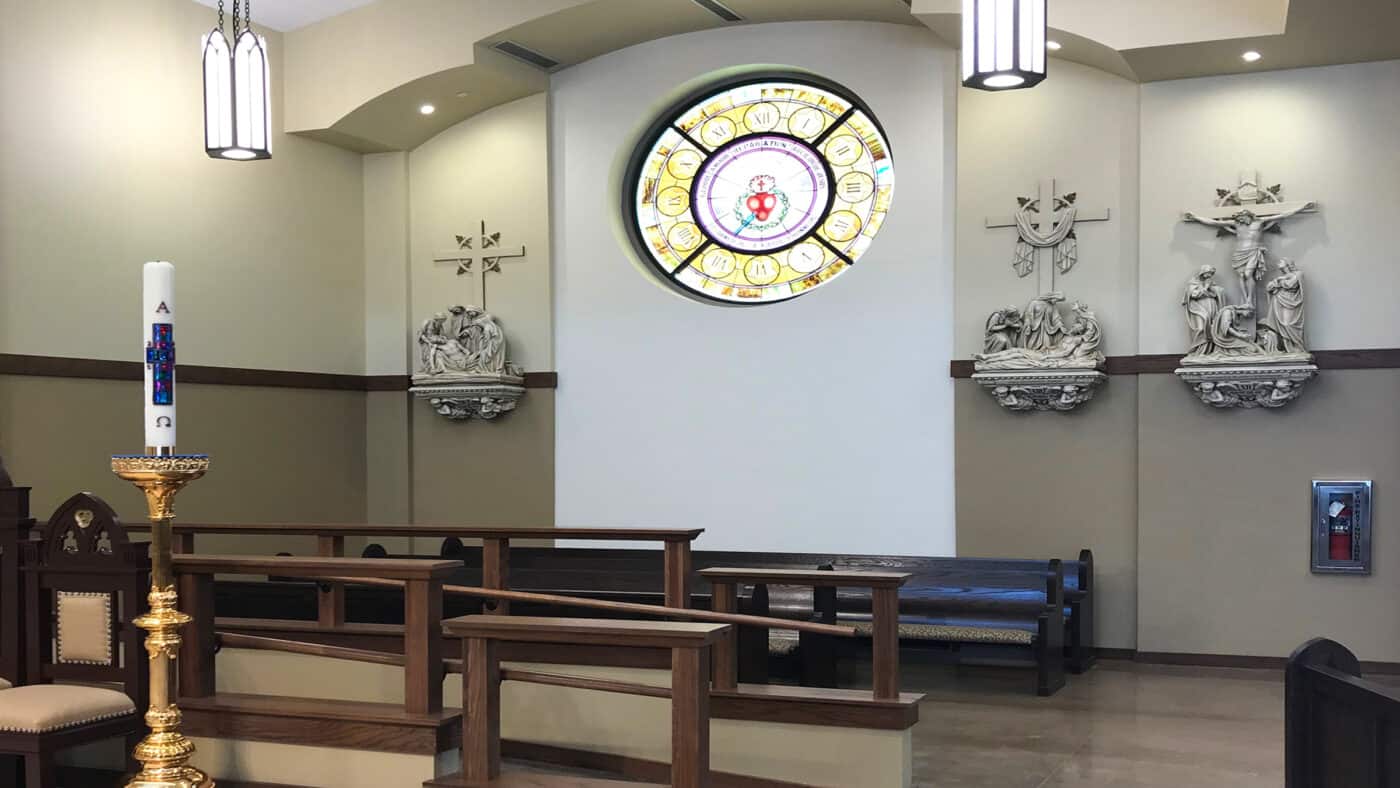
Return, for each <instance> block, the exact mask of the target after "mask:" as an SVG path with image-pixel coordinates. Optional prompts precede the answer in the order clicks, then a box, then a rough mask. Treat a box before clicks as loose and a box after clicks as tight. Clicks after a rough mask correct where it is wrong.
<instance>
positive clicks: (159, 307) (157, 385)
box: [141, 261, 175, 455]
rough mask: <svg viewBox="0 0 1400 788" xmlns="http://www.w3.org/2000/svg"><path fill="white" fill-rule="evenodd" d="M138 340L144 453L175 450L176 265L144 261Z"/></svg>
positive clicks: (165, 452)
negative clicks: (141, 355)
mask: <svg viewBox="0 0 1400 788" xmlns="http://www.w3.org/2000/svg"><path fill="white" fill-rule="evenodd" d="M141 309H142V312H141V334H142V336H141V341H142V344H143V345H144V346H145V349H146V408H145V411H146V453H147V454H156V455H159V454H173V453H174V450H175V266H173V265H171V264H170V263H167V262H164V261H161V262H154V263H146V267H145V269H144V270H143V272H142V297H141Z"/></svg>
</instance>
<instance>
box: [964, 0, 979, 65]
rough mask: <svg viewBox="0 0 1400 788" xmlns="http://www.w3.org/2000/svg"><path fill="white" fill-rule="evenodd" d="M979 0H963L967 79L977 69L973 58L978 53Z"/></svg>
mask: <svg viewBox="0 0 1400 788" xmlns="http://www.w3.org/2000/svg"><path fill="white" fill-rule="evenodd" d="M976 19H977V0H963V4H962V29H963V32H962V78H963V79H967V78H968V77H970V76H972V72H973V71H975V70H976V69H975V63H974V62H973V58H974V57H975V56H976V54H977V41H976V39H975V36H976V33H977V25H976V23H975V22H976Z"/></svg>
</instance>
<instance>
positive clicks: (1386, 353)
mask: <svg viewBox="0 0 1400 788" xmlns="http://www.w3.org/2000/svg"><path fill="white" fill-rule="evenodd" d="M1183 355H1184V354H1183V353H1159V354H1151V355H1136V356H1109V357H1108V360H1107V364H1106V365H1105V368H1104V371H1105V372H1107V373H1108V374H1110V375H1170V374H1171V373H1173V372H1175V371H1176V369H1177V368H1178V367H1180V366H1181V358H1182V356H1183ZM1313 356H1314V357H1315V358H1316V361H1317V366H1318V368H1320V369H1400V348H1360V349H1355V350H1315V351H1313ZM974 371H975V370H974V369H973V362H972V361H971V360H970V359H953V360H952V361H951V362H950V363H949V365H948V374H949V376H951V377H954V378H970V377H972V373H973V372H974Z"/></svg>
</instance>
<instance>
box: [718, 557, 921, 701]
mask: <svg viewBox="0 0 1400 788" xmlns="http://www.w3.org/2000/svg"><path fill="white" fill-rule="evenodd" d="M700 576H701V577H703V578H705V579H706V580H708V581H709V582H710V586H711V588H712V593H713V599H714V609H715V610H718V611H722V612H727V613H732V612H735V611H736V610H737V609H738V600H739V586H741V585H751V586H755V587H763V588H766V587H768V586H770V585H778V586H799V587H805V588H813V589H816V593H817V595H818V596H821V595H823V593H829V594H830V595H831V596H832V598H834V594H835V591H836V589H839V588H855V589H862V590H864V589H868V590H869V591H870V595H871V600H872V604H871V619H870V620H871V642H872V644H873V651H874V656H873V662H874V667H873V674H874V680H873V683H874V691H875V698H876V699H877V700H890V699H895V698H898V697H899V635H898V626H899V588H900V586H902V585H904V583H905V582H906V581H908V579H909V575H907V574H904V573H899V572H834V571H819V570H804V569H753V568H742V569H739V568H726V567H715V568H712V569H702V570H700ZM828 589H829V591H828ZM755 614H757V615H763V614H765V613H759V612H757V611H755ZM828 623H830V622H828ZM763 641H765V642H766V641H767V637H766V633H764V637H763ZM738 650H739V644H738V641H737V638H731V639H730V642H728V643H726V644H725V645H724V648H723V649H722V650H721V651H720V653H719V655H718V657H717V659H716V661H715V687H716V688H719V689H732V688H733V687H734V685H735V682H736V681H737V680H738Z"/></svg>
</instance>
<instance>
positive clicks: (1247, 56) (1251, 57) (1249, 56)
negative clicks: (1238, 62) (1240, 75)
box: [1240, 49, 1263, 63]
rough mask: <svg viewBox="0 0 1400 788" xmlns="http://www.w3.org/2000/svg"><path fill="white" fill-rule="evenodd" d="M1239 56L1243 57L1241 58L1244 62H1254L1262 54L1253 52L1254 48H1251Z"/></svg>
mask: <svg viewBox="0 0 1400 788" xmlns="http://www.w3.org/2000/svg"><path fill="white" fill-rule="evenodd" d="M1240 57H1241V58H1243V59H1244V62H1246V63H1254V62H1257V61H1258V60H1259V59H1260V58H1262V57H1263V55H1261V54H1259V53H1258V52H1255V51H1254V50H1252V49H1251V50H1249V51H1248V52H1246V53H1244V54H1243V55H1240Z"/></svg>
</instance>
